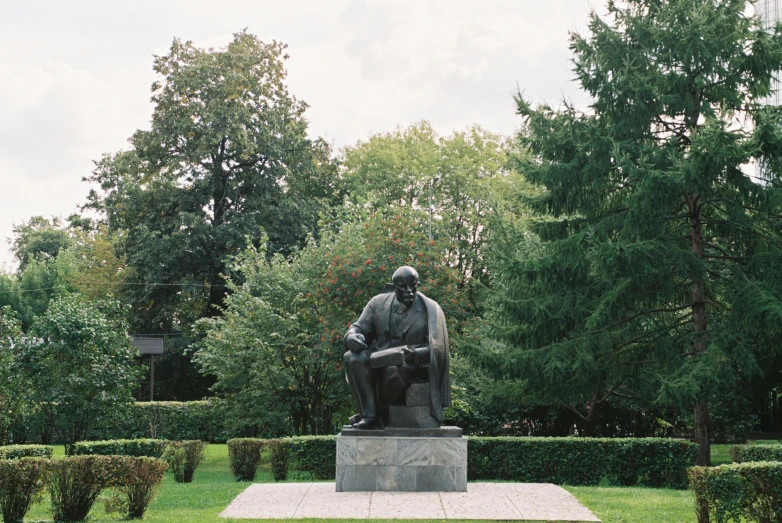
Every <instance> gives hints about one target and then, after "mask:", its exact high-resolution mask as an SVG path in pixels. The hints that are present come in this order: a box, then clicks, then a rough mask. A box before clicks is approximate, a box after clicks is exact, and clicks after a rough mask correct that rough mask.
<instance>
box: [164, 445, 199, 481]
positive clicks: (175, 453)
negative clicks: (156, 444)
mask: <svg viewBox="0 0 782 523" xmlns="http://www.w3.org/2000/svg"><path fill="white" fill-rule="evenodd" d="M205 449H206V443H204V442H203V441H200V440H191V441H171V442H169V443H168V445H167V446H166V450H165V452H163V458H164V459H165V460H166V462H167V463H168V465H169V467H170V468H171V471H172V472H173V473H174V481H176V482H177V483H191V482H192V481H193V473H194V472H195V470H196V469H197V468H198V465H200V464H201V462H202V461H203V459H204V450H205Z"/></svg>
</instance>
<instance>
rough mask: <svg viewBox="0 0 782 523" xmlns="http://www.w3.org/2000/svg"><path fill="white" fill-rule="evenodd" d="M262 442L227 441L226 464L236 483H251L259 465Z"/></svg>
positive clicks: (246, 440) (244, 439)
mask: <svg viewBox="0 0 782 523" xmlns="http://www.w3.org/2000/svg"><path fill="white" fill-rule="evenodd" d="M262 448H263V440H262V439H256V438H235V439H229V440H228V462H229V463H230V465H231V473H233V475H234V477H235V478H236V481H253V480H254V479H255V474H256V473H257V472H258V466H259V465H260V464H261V449H262Z"/></svg>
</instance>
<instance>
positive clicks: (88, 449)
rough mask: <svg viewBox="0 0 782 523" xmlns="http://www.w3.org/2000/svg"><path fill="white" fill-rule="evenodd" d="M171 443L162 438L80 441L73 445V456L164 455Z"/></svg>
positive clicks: (153, 456) (154, 456)
mask: <svg viewBox="0 0 782 523" xmlns="http://www.w3.org/2000/svg"><path fill="white" fill-rule="evenodd" d="M169 444H170V442H169V441H167V440H161V439H115V440H108V441H80V442H78V443H75V444H74V445H73V448H72V450H71V455H73V456H135V457H141V456H146V457H150V458H159V457H161V456H163V452H164V451H165V450H166V446H168V445H169Z"/></svg>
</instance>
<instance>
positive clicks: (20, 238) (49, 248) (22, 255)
mask: <svg viewBox="0 0 782 523" xmlns="http://www.w3.org/2000/svg"><path fill="white" fill-rule="evenodd" d="M71 242H72V236H71V234H69V232H68V231H67V230H65V229H64V228H63V227H62V223H60V219H59V218H57V217H52V218H51V219H48V218H44V217H43V216H33V217H32V218H30V219H29V220H27V222H22V223H20V224H18V225H14V228H13V238H12V239H11V240H10V243H11V250H12V251H13V253H14V257H15V258H16V259H17V261H18V262H19V271H20V272H22V271H24V269H25V267H26V266H27V264H28V263H29V262H30V261H32V260H49V259H54V258H56V257H57V255H58V254H59V253H60V251H62V250H63V249H65V248H67V247H68V246H69V245H70V244H71Z"/></svg>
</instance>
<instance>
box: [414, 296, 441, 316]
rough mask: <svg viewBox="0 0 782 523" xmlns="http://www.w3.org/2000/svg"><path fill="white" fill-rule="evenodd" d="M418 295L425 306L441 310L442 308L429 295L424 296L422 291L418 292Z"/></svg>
mask: <svg viewBox="0 0 782 523" xmlns="http://www.w3.org/2000/svg"><path fill="white" fill-rule="evenodd" d="M418 295H419V296H420V297H421V300H423V302H424V304H425V305H426V308H427V309H429V308H433V309H434V310H437V311H440V312H442V309H441V308H440V304H439V303H437V302H436V301H434V300H433V299H432V298H430V297H429V296H426V295H425V294H424V293H422V292H419V293H418Z"/></svg>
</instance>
